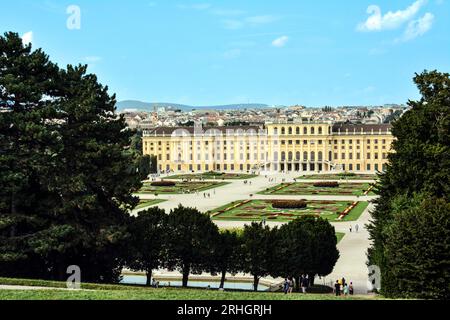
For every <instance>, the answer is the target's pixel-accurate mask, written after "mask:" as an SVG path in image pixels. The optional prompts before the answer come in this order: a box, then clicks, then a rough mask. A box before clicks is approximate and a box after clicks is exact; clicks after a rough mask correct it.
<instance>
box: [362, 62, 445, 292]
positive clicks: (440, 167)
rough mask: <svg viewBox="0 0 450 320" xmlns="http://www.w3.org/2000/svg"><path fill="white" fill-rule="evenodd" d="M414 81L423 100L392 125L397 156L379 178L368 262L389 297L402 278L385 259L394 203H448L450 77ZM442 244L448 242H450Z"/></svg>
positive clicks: (440, 75) (426, 75) (431, 74)
mask: <svg viewBox="0 0 450 320" xmlns="http://www.w3.org/2000/svg"><path fill="white" fill-rule="evenodd" d="M414 82H415V83H416V84H417V86H418V88H419V90H420V93H421V94H422V98H421V99H420V100H419V101H409V103H408V105H409V106H410V107H411V109H410V110H408V111H407V112H406V113H405V114H404V115H403V116H402V117H401V118H400V119H398V120H397V121H395V122H394V123H393V128H392V133H393V135H394V136H395V138H396V139H395V141H394V143H393V152H392V153H390V154H389V163H388V165H387V169H386V171H385V173H383V174H381V175H380V181H379V183H378V185H377V189H376V191H377V193H378V194H379V195H380V197H379V199H377V200H376V201H375V203H376V210H375V211H374V212H373V213H372V222H371V224H370V226H369V231H370V235H371V238H372V240H373V246H372V247H371V248H370V249H369V263H370V264H373V265H377V266H379V267H380V269H381V280H382V283H381V289H382V293H383V294H385V295H387V296H396V295H398V294H399V293H400V292H401V289H400V288H398V286H397V284H398V281H397V280H398V279H396V277H397V276H398V275H397V274H394V273H393V272H392V270H391V268H389V267H388V265H389V264H390V261H388V257H387V256H386V254H385V248H386V245H387V243H388V240H387V233H386V230H387V229H389V227H390V225H391V224H392V223H393V221H394V220H395V218H396V217H395V216H396V212H398V210H395V209H396V208H395V207H394V206H393V205H394V203H395V199H396V198H397V197H398V196H405V197H408V198H411V197H413V196H414V194H416V193H426V194H427V195H428V196H429V197H436V198H442V199H443V200H444V201H446V202H448V201H449V195H450V133H449V131H450V75H449V74H447V73H439V72H437V71H432V72H427V71H425V72H423V73H422V74H418V75H416V77H415V78H414ZM424 214H426V213H424ZM449 215H450V213H449ZM429 221H430V223H433V220H432V219H430V220H429ZM441 241H444V242H447V243H448V241H449V239H441ZM432 246H433V244H432V243H428V245H427V246H425V247H424V248H423V249H422V250H426V251H427V250H428V251H429V250H431V249H432ZM404 277H408V275H404Z"/></svg>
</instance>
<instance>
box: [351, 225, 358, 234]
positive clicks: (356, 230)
mask: <svg viewBox="0 0 450 320" xmlns="http://www.w3.org/2000/svg"><path fill="white" fill-rule="evenodd" d="M352 232H353V226H350V233H352ZM355 232H356V233H358V232H359V225H358V224H357V225H355Z"/></svg>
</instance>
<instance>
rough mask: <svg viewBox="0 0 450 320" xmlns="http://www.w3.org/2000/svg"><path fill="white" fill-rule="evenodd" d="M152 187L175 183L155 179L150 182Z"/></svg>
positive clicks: (173, 183)
mask: <svg viewBox="0 0 450 320" xmlns="http://www.w3.org/2000/svg"><path fill="white" fill-rule="evenodd" d="M151 186H152V187H175V186H176V183H175V182H173V181H155V182H152V184H151Z"/></svg>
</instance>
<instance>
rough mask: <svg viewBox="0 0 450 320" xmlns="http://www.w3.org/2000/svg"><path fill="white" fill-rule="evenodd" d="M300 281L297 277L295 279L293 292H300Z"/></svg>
mask: <svg viewBox="0 0 450 320" xmlns="http://www.w3.org/2000/svg"><path fill="white" fill-rule="evenodd" d="M300 281H301V277H300V276H297V277H296V278H295V291H297V292H300V287H301V286H302V284H301V283H300Z"/></svg>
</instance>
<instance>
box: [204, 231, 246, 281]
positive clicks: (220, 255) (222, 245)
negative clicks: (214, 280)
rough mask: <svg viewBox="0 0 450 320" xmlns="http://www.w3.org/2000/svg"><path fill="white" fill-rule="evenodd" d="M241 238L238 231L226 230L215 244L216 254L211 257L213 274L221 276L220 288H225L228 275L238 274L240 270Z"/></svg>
mask: <svg viewBox="0 0 450 320" xmlns="http://www.w3.org/2000/svg"><path fill="white" fill-rule="evenodd" d="M240 244H241V238H240V236H239V234H238V232H236V231H230V230H225V231H221V232H220V233H219V234H218V237H217V239H216V240H215V242H214V253H213V255H212V257H211V260H212V263H213V266H212V270H213V272H214V273H215V272H218V273H220V274H221V279H220V286H219V288H221V289H223V288H224V286H225V280H226V274H227V273H237V272H238V271H239V268H240V259H239V258H240V251H239V249H240V247H241V245H240Z"/></svg>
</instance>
